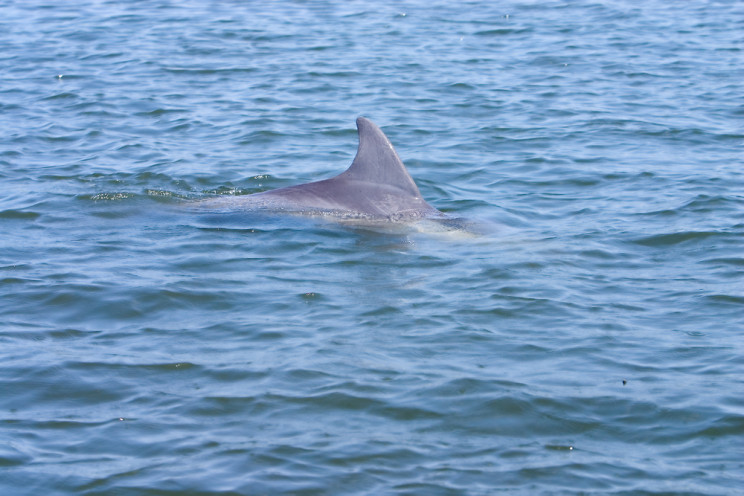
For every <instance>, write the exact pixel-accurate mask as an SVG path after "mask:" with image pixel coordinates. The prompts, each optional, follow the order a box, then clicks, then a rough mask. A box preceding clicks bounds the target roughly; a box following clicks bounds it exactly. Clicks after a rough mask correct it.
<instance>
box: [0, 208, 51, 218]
mask: <svg viewBox="0 0 744 496" xmlns="http://www.w3.org/2000/svg"><path fill="white" fill-rule="evenodd" d="M39 217H41V214H39V213H37V212H29V211H26V210H3V211H0V219H8V220H34V219H38V218H39Z"/></svg>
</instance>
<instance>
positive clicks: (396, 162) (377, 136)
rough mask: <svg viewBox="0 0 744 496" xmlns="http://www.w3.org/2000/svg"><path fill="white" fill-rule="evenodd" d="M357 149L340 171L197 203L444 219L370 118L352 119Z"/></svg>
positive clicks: (365, 217)
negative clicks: (263, 189) (355, 126)
mask: <svg viewBox="0 0 744 496" xmlns="http://www.w3.org/2000/svg"><path fill="white" fill-rule="evenodd" d="M356 125H357V131H358V133H359V148H358V149H357V153H356V157H354V161H353V162H352V163H351V166H349V168H348V169H346V170H345V171H344V172H342V173H341V174H339V175H337V176H335V177H331V178H330V179H324V180H322V181H315V182H311V183H306V184H298V185H296V186H288V187H285V188H279V189H274V190H269V191H264V192H262V193H254V194H252V195H244V196H230V197H219V198H213V199H207V200H201V201H200V202H199V203H200V205H201V206H205V207H211V208H224V209H228V210H230V211H233V212H234V211H235V210H261V211H271V212H287V213H293V214H301V215H310V216H332V217H337V218H340V219H342V220H343V219H345V220H357V221H360V220H361V221H371V222H379V221H383V222H395V223H410V222H416V221H418V220H421V219H447V218H449V217H448V216H447V215H446V214H444V213H443V212H441V211H439V210H437V209H436V208H434V207H432V206H431V205H429V204H428V203H427V202H426V200H424V199H423V198H422V196H421V192H420V191H419V189H418V187H417V186H416V183H415V182H414V181H413V179H412V178H411V175H410V174H409V173H408V171H407V170H406V167H405V166H404V165H403V162H401V160H400V158H399V157H398V154H397V153H396V152H395V149H394V148H393V145H392V144H391V143H390V140H388V138H387V136H385V134H384V133H383V132H382V131H381V130H380V128H379V127H377V125H375V124H374V123H373V122H372V121H370V120H369V119H366V118H364V117H359V118H357V120H356Z"/></svg>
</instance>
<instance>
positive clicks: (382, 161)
mask: <svg viewBox="0 0 744 496" xmlns="http://www.w3.org/2000/svg"><path fill="white" fill-rule="evenodd" d="M356 125H357V130H358V132H359V148H358V149H357V154H356V157H354V161H353V162H352V163H351V166H350V167H349V168H348V169H346V171H345V172H343V173H342V174H341V175H340V176H338V177H343V178H344V179H351V180H355V181H366V182H371V183H376V184H385V185H388V186H393V187H396V188H399V189H401V190H403V191H404V192H405V194H408V195H411V196H415V197H420V196H421V192H420V191H419V189H418V187H417V186H416V183H415V182H413V178H411V176H410V174H408V171H407V170H406V167H405V166H404V165H403V162H401V160H400V158H399V157H398V154H397V153H395V149H394V148H393V145H392V144H391V143H390V141H389V140H388V139H387V136H385V134H384V133H383V132H382V131H381V130H380V128H379V127H377V125H375V124H374V123H373V122H372V121H370V120H369V119H366V118H364V117H359V118H357V120H356Z"/></svg>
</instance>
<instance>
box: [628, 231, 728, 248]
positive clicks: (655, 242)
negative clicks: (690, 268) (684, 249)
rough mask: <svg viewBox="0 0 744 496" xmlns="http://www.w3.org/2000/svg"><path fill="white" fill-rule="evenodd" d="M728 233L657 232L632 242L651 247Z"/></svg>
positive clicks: (671, 244) (689, 241) (691, 241)
mask: <svg viewBox="0 0 744 496" xmlns="http://www.w3.org/2000/svg"><path fill="white" fill-rule="evenodd" d="M727 235H728V233H721V232H716V231H685V232H678V233H669V234H657V235H653V236H646V237H643V238H638V239H635V240H633V243H635V244H639V245H643V246H651V247H665V246H674V245H678V244H682V243H693V242H697V241H702V240H705V239H708V238H711V237H721V236H727Z"/></svg>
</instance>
